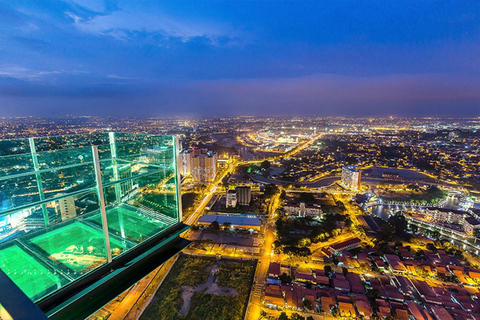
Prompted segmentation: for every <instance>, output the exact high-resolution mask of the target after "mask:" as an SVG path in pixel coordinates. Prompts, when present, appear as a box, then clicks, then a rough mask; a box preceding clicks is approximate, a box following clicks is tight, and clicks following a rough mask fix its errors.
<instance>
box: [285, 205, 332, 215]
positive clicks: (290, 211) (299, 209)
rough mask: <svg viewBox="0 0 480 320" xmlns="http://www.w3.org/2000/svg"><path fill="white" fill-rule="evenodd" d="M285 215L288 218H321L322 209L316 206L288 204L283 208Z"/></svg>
mask: <svg viewBox="0 0 480 320" xmlns="http://www.w3.org/2000/svg"><path fill="white" fill-rule="evenodd" d="M283 208H284V209H285V214H286V215H288V216H296V217H305V216H322V215H323V210H322V207H321V206H319V205H316V204H305V203H304V202H300V203H299V204H297V203H290V204H285V205H284V206H283Z"/></svg>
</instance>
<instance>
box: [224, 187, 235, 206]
mask: <svg viewBox="0 0 480 320" xmlns="http://www.w3.org/2000/svg"><path fill="white" fill-rule="evenodd" d="M236 206H237V192H236V191H235V190H227V200H226V207H227V208H235V207H236Z"/></svg>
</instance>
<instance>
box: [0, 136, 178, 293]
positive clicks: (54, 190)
mask: <svg viewBox="0 0 480 320" xmlns="http://www.w3.org/2000/svg"><path fill="white" fill-rule="evenodd" d="M176 157H177V141H176V138H175V137H174V136H154V135H141V134H130V133H113V132H110V133H94V134H84V135H72V136H54V137H44V138H30V139H18V140H0V269H1V270H2V271H3V272H4V273H5V274H6V275H8V277H9V278H10V279H11V280H12V281H13V282H14V283H15V284H16V285H17V286H18V287H19V288H20V289H21V290H22V291H23V292H24V293H25V294H26V295H27V296H28V297H29V298H30V299H31V300H32V301H34V302H36V301H39V300H41V299H43V298H45V297H47V296H49V295H51V294H52V293H54V292H56V291H58V290H59V289H62V288H63V287H65V286H68V285H69V284H71V283H72V282H75V281H76V280H78V279H80V278H82V277H85V276H86V275H88V274H90V273H92V272H94V271H95V270H96V269H98V268H100V267H101V266H104V265H106V264H108V263H111V262H112V261H115V260H116V259H119V257H121V256H122V255H125V254H126V253H128V252H129V251H130V250H133V249H134V248H135V247H137V246H139V245H141V244H142V243H144V242H145V241H147V240H149V239H151V238H152V237H154V236H158V235H159V234H162V233H165V232H167V231H168V230H169V229H171V228H172V227H174V226H176V225H178V224H179V223H180V222H181V208H180V194H179V187H178V186H179V184H178V183H179V180H178V175H177V169H176V168H177V166H176Z"/></svg>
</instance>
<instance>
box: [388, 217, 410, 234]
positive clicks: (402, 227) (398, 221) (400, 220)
mask: <svg viewBox="0 0 480 320" xmlns="http://www.w3.org/2000/svg"><path fill="white" fill-rule="evenodd" d="M388 223H389V224H390V225H391V226H392V227H393V228H394V230H395V234H396V235H397V236H400V237H401V236H403V235H405V232H406V231H407V227H408V222H407V219H405V216H404V215H403V214H399V213H397V214H395V215H393V216H390V218H388Z"/></svg>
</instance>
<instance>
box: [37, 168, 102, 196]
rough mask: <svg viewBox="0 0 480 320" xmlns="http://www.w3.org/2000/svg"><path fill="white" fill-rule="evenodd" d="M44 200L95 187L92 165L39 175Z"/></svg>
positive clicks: (54, 170)
mask: <svg viewBox="0 0 480 320" xmlns="http://www.w3.org/2000/svg"><path fill="white" fill-rule="evenodd" d="M40 177H41V180H42V185H43V191H44V194H45V198H46V199H48V198H52V197H57V196H60V195H62V194H66V193H71V192H75V191H79V190H82V189H86V188H92V187H95V185H96V182H95V173H94V167H93V164H92V163H85V164H81V165H77V166H74V167H68V168H62V169H53V170H51V171H46V172H42V173H41V174H40Z"/></svg>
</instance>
